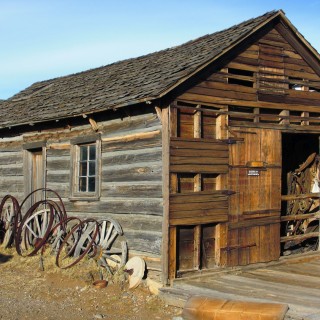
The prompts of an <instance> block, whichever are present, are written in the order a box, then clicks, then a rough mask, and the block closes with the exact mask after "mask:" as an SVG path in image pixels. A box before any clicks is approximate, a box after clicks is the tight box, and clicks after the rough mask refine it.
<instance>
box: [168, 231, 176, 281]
mask: <svg viewBox="0 0 320 320" xmlns="http://www.w3.org/2000/svg"><path fill="white" fill-rule="evenodd" d="M169 234H170V235H169V239H170V240H169V247H170V250H169V281H170V285H171V286H172V283H173V279H174V278H175V277H176V272H177V228H176V227H170V231H169Z"/></svg>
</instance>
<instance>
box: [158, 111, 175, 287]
mask: <svg viewBox="0 0 320 320" xmlns="http://www.w3.org/2000/svg"><path fill="white" fill-rule="evenodd" d="M169 114H170V108H169V107H166V108H164V109H163V110H162V121H161V122H162V194H163V220H162V260H161V264H162V265H161V267H162V274H161V280H162V283H163V284H164V285H167V284H168V279H169V190H170V172H169V166H170V164H169V150H170V119H169ZM174 272H175V271H174Z"/></svg>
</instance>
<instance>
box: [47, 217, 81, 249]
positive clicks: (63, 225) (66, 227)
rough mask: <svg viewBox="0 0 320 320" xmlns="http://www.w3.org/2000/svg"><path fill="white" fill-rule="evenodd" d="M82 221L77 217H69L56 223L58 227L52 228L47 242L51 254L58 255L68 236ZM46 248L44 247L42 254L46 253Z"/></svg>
mask: <svg viewBox="0 0 320 320" xmlns="http://www.w3.org/2000/svg"><path fill="white" fill-rule="evenodd" d="M80 222H81V220H80V219H79V218H76V217H69V218H66V219H64V220H62V221H59V222H58V223H56V225H55V226H54V227H53V228H52V230H51V232H50V235H49V238H48V240H47V244H48V246H45V247H50V253H51V254H54V255H56V254H57V253H58V250H59V248H60V246H61V244H62V242H63V240H64V238H65V237H66V236H67V234H68V233H69V232H70V231H71V229H72V228H73V227H74V226H75V225H76V224H79V223H80ZM45 247H43V250H42V252H41V253H42V254H43V252H44V249H45Z"/></svg>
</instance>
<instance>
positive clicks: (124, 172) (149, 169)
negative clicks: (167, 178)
mask: <svg viewBox="0 0 320 320" xmlns="http://www.w3.org/2000/svg"><path fill="white" fill-rule="evenodd" d="M101 179H102V182H103V183H109V182H124V181H162V162H160V161H155V162H143V163H134V164H130V165H116V166H109V167H108V166H105V167H103V168H102V177H101Z"/></svg>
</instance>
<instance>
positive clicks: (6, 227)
mask: <svg viewBox="0 0 320 320" xmlns="http://www.w3.org/2000/svg"><path fill="white" fill-rule="evenodd" d="M19 213H20V211H19V203H18V201H17V199H16V198H15V197H13V196H10V195H7V196H5V197H4V198H3V199H2V201H1V203H0V242H2V246H3V247H4V248H7V247H9V246H10V245H11V244H12V243H13V240H14V234H15V230H16V225H17V223H18V221H19V220H20V214H19Z"/></svg>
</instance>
